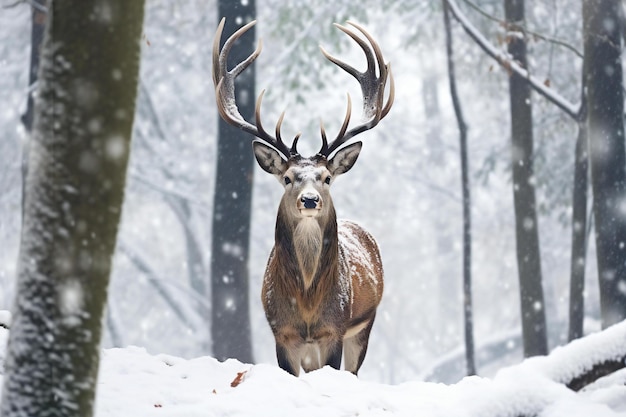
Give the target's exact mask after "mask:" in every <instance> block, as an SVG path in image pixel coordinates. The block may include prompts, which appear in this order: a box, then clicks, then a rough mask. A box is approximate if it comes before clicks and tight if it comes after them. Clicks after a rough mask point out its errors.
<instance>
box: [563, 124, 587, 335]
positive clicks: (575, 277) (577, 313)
mask: <svg viewBox="0 0 626 417" xmlns="http://www.w3.org/2000/svg"><path fill="white" fill-rule="evenodd" d="M587 155H588V154H587V126H586V123H584V122H581V123H578V139H577V141H576V160H575V161H576V162H575V165H574V194H573V197H572V209H573V212H572V255H571V261H570V275H571V276H570V298H569V332H568V340H570V341H572V340H574V339H578V338H579V337H582V336H583V330H584V329H583V321H584V318H585V299H584V291H585V265H586V261H585V260H586V252H587V188H588V174H589V172H588V171H589V167H588V165H589V159H588V157H587Z"/></svg>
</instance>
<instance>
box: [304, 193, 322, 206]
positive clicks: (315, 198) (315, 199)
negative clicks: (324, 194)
mask: <svg viewBox="0 0 626 417" xmlns="http://www.w3.org/2000/svg"><path fill="white" fill-rule="evenodd" d="M300 201H301V202H302V204H304V208H305V209H314V208H317V203H319V201H320V196H319V195H315V194H302V196H301V197H300Z"/></svg>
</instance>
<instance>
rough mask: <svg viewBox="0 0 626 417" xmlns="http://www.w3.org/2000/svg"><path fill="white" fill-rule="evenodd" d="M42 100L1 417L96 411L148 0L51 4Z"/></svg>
mask: <svg viewBox="0 0 626 417" xmlns="http://www.w3.org/2000/svg"><path fill="white" fill-rule="evenodd" d="M47 18H48V20H47V29H46V35H45V40H44V46H43V50H42V59H41V67H40V72H39V88H38V99H37V100H36V102H35V111H34V114H35V117H34V128H33V136H32V144H31V152H30V164H29V165H30V168H29V173H28V178H27V183H26V194H25V207H24V222H23V230H22V242H21V249H20V257H19V272H18V289H17V290H18V291H17V298H16V303H15V308H14V321H13V325H12V329H11V333H10V338H9V344H8V348H7V361H6V373H5V378H4V390H3V399H2V410H1V411H2V416H4V417H7V416H91V415H92V414H93V402H94V396H95V386H96V380H97V373H98V364H99V348H100V338H101V328H102V317H103V311H104V307H105V304H106V298H107V285H108V281H109V272H110V268H111V256H112V254H113V250H114V246H115V240H116V235H117V228H118V223H119V217H120V212H121V206H122V198H123V190H124V183H125V177H126V166H127V162H128V153H129V148H130V134H131V128H132V122H133V115H134V107H135V92H136V88H137V76H138V72H139V38H140V35H141V30H142V23H143V2H141V1H132V2H128V1H124V0H83V1H80V2H75V1H71V0H55V1H54V2H52V3H51V4H50V6H49V10H48V16H47Z"/></svg>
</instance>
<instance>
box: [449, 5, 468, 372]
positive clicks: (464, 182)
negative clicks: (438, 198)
mask: <svg viewBox="0 0 626 417" xmlns="http://www.w3.org/2000/svg"><path fill="white" fill-rule="evenodd" d="M443 19H444V24H445V29H446V54H447V57H448V79H449V81H450V95H451V96H452V104H453V106H454V113H455V114H456V118H457V124H458V125H459V142H460V146H459V149H460V157H461V191H462V195H463V317H464V321H465V326H464V328H465V363H466V369H467V375H476V358H475V355H474V322H473V311H472V213H471V207H472V205H471V194H470V183H469V163H468V159H467V130H468V127H467V123H466V122H465V118H464V117H463V109H462V107H461V101H460V99H459V94H458V91H457V88H456V75H455V72H454V59H453V48H452V30H451V28H450V11H449V10H448V4H447V3H446V2H445V1H444V2H443Z"/></svg>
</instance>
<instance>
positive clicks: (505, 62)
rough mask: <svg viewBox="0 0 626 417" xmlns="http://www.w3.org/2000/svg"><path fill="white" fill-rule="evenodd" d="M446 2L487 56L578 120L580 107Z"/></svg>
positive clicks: (453, 2) (449, 1) (454, 3)
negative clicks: (533, 72) (530, 71)
mask: <svg viewBox="0 0 626 417" xmlns="http://www.w3.org/2000/svg"><path fill="white" fill-rule="evenodd" d="M444 1H445V2H446V3H447V4H448V7H449V8H450V12H451V13H452V15H453V16H454V18H455V19H456V20H457V21H458V22H459V23H460V24H461V26H462V27H463V29H464V30H465V32H466V33H467V34H468V35H469V37H470V38H472V39H473V40H474V42H476V44H477V45H478V46H479V47H480V48H481V49H482V50H483V51H484V52H485V53H486V54H487V55H489V56H490V57H492V58H493V59H495V60H496V61H497V62H498V64H500V65H501V66H502V67H503V68H504V69H506V70H507V71H510V72H514V73H516V74H518V75H519V76H520V77H522V78H523V79H525V80H526V81H527V82H528V83H529V84H530V86H531V87H532V88H533V89H534V90H535V91H536V92H538V93H539V94H540V95H542V96H543V97H544V98H545V99H546V100H548V101H550V102H551V103H552V104H554V105H555V106H557V107H558V108H560V109H561V110H562V111H564V112H565V113H566V114H567V115H568V116H570V117H571V118H572V119H574V120H577V119H578V111H579V107H580V106H579V105H575V104H573V103H571V102H570V101H569V100H567V99H566V98H565V97H563V96H561V95H560V94H559V93H558V92H556V91H555V90H553V89H551V88H549V87H547V86H546V85H545V84H544V83H543V82H542V81H540V80H538V79H537V78H536V77H534V76H532V75H531V74H530V73H529V71H528V70H527V69H526V68H523V67H522V66H521V65H520V64H519V63H518V62H516V61H515V60H513V59H512V58H511V56H510V55H509V54H508V53H506V52H504V51H502V50H500V49H498V48H496V47H495V46H494V45H492V44H491V43H490V42H489V41H488V40H487V39H486V38H485V37H484V36H483V35H482V33H480V31H479V30H478V29H477V28H476V27H475V26H474V25H472V23H471V22H470V21H469V20H468V19H467V17H466V16H465V15H464V14H463V13H462V12H461V10H460V9H459V6H458V5H457V4H456V1H455V0H444Z"/></svg>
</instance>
